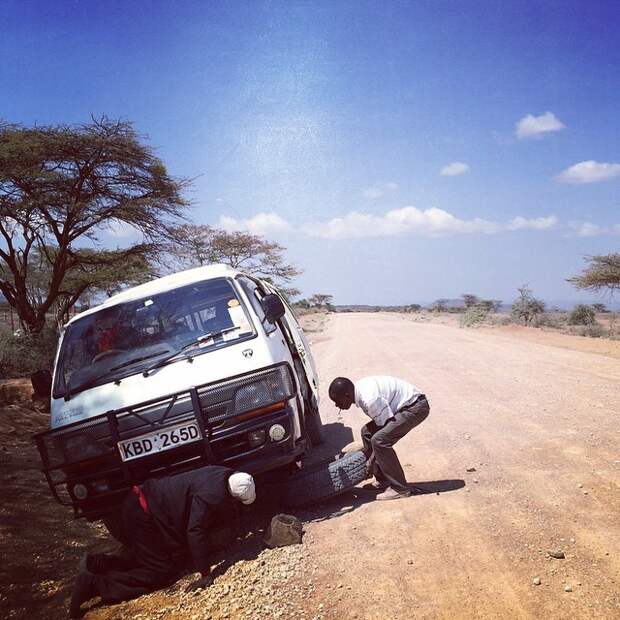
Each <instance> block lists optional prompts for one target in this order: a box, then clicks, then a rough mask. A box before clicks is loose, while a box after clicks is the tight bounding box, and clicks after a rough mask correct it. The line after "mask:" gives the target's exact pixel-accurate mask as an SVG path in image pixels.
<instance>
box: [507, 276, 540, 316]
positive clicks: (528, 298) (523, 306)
mask: <svg viewBox="0 0 620 620" xmlns="http://www.w3.org/2000/svg"><path fill="white" fill-rule="evenodd" d="M517 291H519V297H518V298H517V299H516V301H515V302H514V303H513V304H512V309H511V312H512V314H513V316H515V317H516V318H518V319H521V320H522V321H523V324H524V325H531V324H532V321H533V320H534V319H535V318H536V317H537V316H538V315H539V314H542V313H543V312H544V311H545V302H544V301H542V300H540V299H537V298H536V297H534V295H533V294H532V291H531V289H529V288H528V287H527V285H525V284H524V285H523V286H522V287H520V288H518V289H517Z"/></svg>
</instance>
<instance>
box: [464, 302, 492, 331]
mask: <svg viewBox="0 0 620 620" xmlns="http://www.w3.org/2000/svg"><path fill="white" fill-rule="evenodd" d="M488 314H489V311H488V310H486V308H483V307H482V306H472V307H471V308H467V310H466V311H465V313H464V314H463V316H462V317H461V319H460V325H461V327H476V326H478V325H482V324H483V323H484V322H485V321H486V318H487V316H488Z"/></svg>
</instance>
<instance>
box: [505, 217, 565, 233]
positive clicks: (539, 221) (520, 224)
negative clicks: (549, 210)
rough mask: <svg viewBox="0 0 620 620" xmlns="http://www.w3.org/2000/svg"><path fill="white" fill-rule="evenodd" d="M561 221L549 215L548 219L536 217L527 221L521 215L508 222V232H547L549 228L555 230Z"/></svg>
mask: <svg viewBox="0 0 620 620" xmlns="http://www.w3.org/2000/svg"><path fill="white" fill-rule="evenodd" d="M558 222H559V220H558V218H557V217H556V216H555V215H548V216H546V217H536V218H531V219H527V218H525V217H521V216H520V215H519V216H517V217H515V218H513V219H512V220H510V222H508V225H507V226H506V229H507V230H523V229H528V228H529V229H532V230H547V229H548V228H553V227H554V226H556V225H557V224H558Z"/></svg>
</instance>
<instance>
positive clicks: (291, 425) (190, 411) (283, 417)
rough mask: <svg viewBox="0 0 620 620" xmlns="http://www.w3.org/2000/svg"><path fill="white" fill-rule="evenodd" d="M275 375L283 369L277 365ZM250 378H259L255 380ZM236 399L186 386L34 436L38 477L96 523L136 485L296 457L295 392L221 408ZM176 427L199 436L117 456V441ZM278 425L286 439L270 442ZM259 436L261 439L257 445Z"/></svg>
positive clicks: (261, 467)
mask: <svg viewBox="0 0 620 620" xmlns="http://www.w3.org/2000/svg"><path fill="white" fill-rule="evenodd" d="M276 370H277V371H278V372H282V368H281V367H279V368H277V369H276ZM269 372H271V373H272V374H273V372H274V369H266V370H264V371H263V374H267V373H269ZM289 372H290V371H289ZM255 374H256V373H255ZM252 379H253V380H254V381H256V377H255V376H254V377H252ZM259 379H260V376H259ZM249 380H250V378H247V377H242V378H241V380H240V384H241V385H242V386H244V385H245V386H247V384H248V382H249ZM244 382H245V383H244ZM226 389H228V388H226ZM229 392H230V394H232V396H230V394H229ZM223 394H224V396H225V398H224V400H223V396H222V395H223ZM235 395H236V392H234V391H232V392H231V391H230V390H228V392H223V388H222V387H221V386H202V387H198V388H191V389H190V390H188V391H187V392H185V393H180V394H174V395H171V396H168V397H165V398H163V399H157V400H154V401H147V402H145V403H140V404H139V405H136V406H135V407H132V408H127V409H123V410H117V411H111V412H108V413H107V414H106V415H105V416H99V417H97V418H91V419H89V420H86V421H84V422H78V423H75V424H71V425H68V426H65V427H62V428H59V429H55V430H51V431H46V432H45V433H39V434H38V435H35V438H34V439H35V441H36V443H37V446H38V449H39V452H40V454H41V459H42V462H43V473H44V474H45V476H46V478H47V481H48V484H49V486H50V488H51V490H52V493H53V495H54V497H55V498H56V500H57V501H59V502H60V503H61V504H63V505H67V506H72V507H73V510H74V513H75V516H76V517H82V516H84V517H88V518H90V519H96V518H99V517H101V516H102V515H103V514H105V513H106V512H109V511H110V510H113V509H114V507H115V506H116V505H118V504H119V503H120V502H121V501H122V499H123V497H124V495H125V494H126V493H127V491H128V490H129V489H130V488H131V487H132V486H133V485H135V484H140V483H142V482H144V480H146V479H147V478H152V477H162V476H167V475H172V474H175V473H180V472H183V471H188V470H191V469H195V468H197V467H202V466H203V465H206V464H217V465H226V466H228V467H231V468H233V469H238V470H243V471H247V472H249V473H252V474H257V473H260V472H264V471H268V470H270V469H275V468H277V467H280V466H282V465H286V464H287V463H290V462H292V461H295V460H298V459H299V458H300V457H301V455H302V454H303V453H304V451H305V440H303V439H301V440H297V441H296V440H295V416H296V413H295V409H294V408H293V407H292V405H291V403H292V402H293V401H292V399H293V398H294V394H291V393H290V392H289V393H286V394H285V399H283V400H281V401H279V402H276V403H273V404H272V405H269V406H268V407H263V408H262V409H258V410H254V411H245V412H244V413H242V414H236V413H234V412H232V413H231V411H232V409H231V408H230V406H229V405H227V404H226V403H229V402H232V403H234V402H235ZM226 399H228V400H226ZM179 424H180V425H184V424H187V425H193V426H194V427H198V428H199V429H200V433H199V437H198V439H197V440H195V441H192V442H190V443H184V444H183V445H180V446H175V447H172V448H171V449H167V450H163V451H159V452H154V453H149V454H145V455H142V456H140V457H137V458H132V459H130V460H123V459H122V458H121V452H120V449H119V447H118V445H119V442H121V441H123V442H125V441H127V440H131V441H133V440H139V439H141V438H143V437H144V436H147V435H148V434H149V433H152V432H154V431H156V432H157V431H166V429H173V428H176V427H178V426H179ZM276 424H277V425H279V426H281V427H282V428H283V429H284V434H283V435H282V436H281V439H279V440H272V439H271V438H270V434H269V430H270V428H271V427H272V426H274V425H276ZM279 430H281V429H279ZM250 434H252V437H250ZM257 435H258V436H259V437H260V436H262V437H264V442H262V443H259V445H256V444H257V439H256V436H257ZM258 441H259V442H260V439H259V440H258ZM72 442H73V443H72ZM69 445H71V446H77V447H78V448H79V449H78V450H77V451H78V452H79V453H80V455H81V458H75V452H72V450H70V449H69V448H68V446H69ZM89 450H90V452H89ZM68 452H71V457H69V456H68V454H67V453H68Z"/></svg>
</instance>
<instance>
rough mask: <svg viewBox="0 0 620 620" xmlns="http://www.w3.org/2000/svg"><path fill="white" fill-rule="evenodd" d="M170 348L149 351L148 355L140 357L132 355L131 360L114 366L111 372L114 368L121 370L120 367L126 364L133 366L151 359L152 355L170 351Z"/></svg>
mask: <svg viewBox="0 0 620 620" xmlns="http://www.w3.org/2000/svg"><path fill="white" fill-rule="evenodd" d="M169 350H170V349H161V350H160V351H155V352H154V353H148V354H147V355H141V356H140V357H132V358H131V359H130V360H126V361H124V362H123V363H122V364H119V365H118V366H112V368H110V370H109V372H112V371H114V370H119V369H120V368H125V366H131V365H132V364H136V363H137V362H143V361H144V360H148V359H151V358H152V357H156V356H157V355H161V354H162V353H168V351H169Z"/></svg>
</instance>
